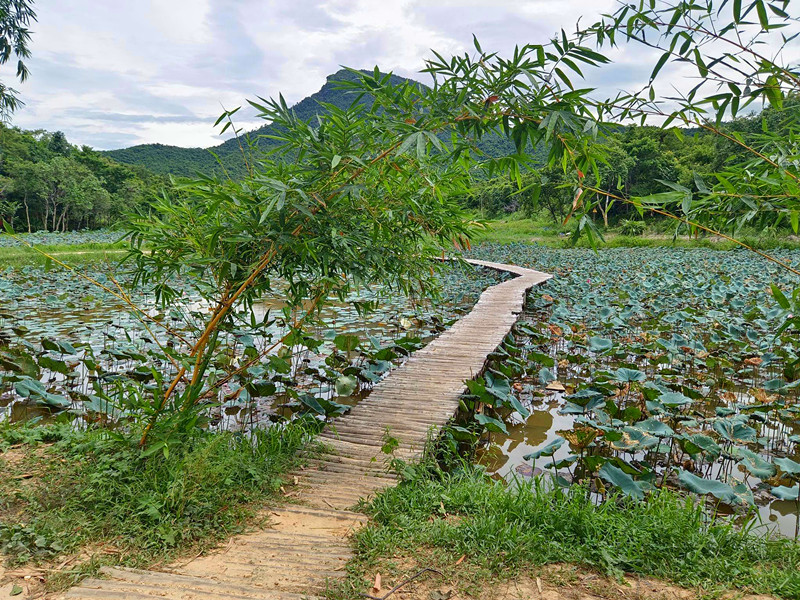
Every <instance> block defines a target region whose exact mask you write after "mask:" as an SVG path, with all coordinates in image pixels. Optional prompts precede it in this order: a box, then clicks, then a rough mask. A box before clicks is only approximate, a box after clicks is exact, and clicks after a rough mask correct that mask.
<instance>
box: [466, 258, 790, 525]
mask: <svg viewBox="0 0 800 600" xmlns="http://www.w3.org/2000/svg"><path fill="white" fill-rule="evenodd" d="M473 255H474V256H477V257H479V258H482V259H484V260H494V261H504V262H512V263H514V264H521V265H526V266H528V265H529V266H535V267H536V268H539V269H543V270H545V271H548V272H551V273H555V274H556V277H555V278H554V279H553V280H552V281H549V282H548V283H547V284H546V285H545V286H544V287H543V288H540V289H539V290H537V291H536V293H535V294H533V295H532V296H531V297H530V298H529V301H528V304H527V309H528V311H529V314H530V315H531V317H530V321H527V322H522V323H518V324H517V326H516V327H515V329H514V334H515V335H514V340H513V342H509V341H508V340H507V341H506V342H505V343H504V346H503V348H502V349H501V351H500V352H497V353H495V354H494V355H493V356H492V357H491V358H492V362H490V363H489V365H488V369H489V370H490V372H491V373H496V372H501V373H502V374H503V376H504V377H506V378H507V381H506V384H505V387H507V388H509V389H510V390H512V391H513V394H514V395H515V396H516V397H515V398H514V399H513V400H512V399H510V398H506V399H505V402H504V405H500V406H498V404H497V403H492V402H491V401H490V400H484V399H482V400H483V401H484V404H485V405H487V406H490V407H492V408H495V407H496V408H495V412H494V413H493V416H494V417H495V418H497V419H498V420H500V421H501V424H502V425H504V426H505V428H506V431H507V434H506V435H499V434H494V435H492V436H491V437H490V440H489V442H490V444H493V446H491V447H490V448H489V450H488V451H487V452H485V453H484V456H486V457H489V458H488V461H489V462H487V465H489V466H491V467H495V466H497V468H499V469H502V471H501V472H502V473H506V472H521V473H523V474H529V473H530V465H521V464H520V462H519V461H520V457H521V456H522V457H525V460H533V459H538V458H539V457H540V456H543V455H548V453H550V452H551V450H552V448H553V447H554V444H557V443H558V442H559V441H560V442H562V444H561V445H560V446H556V451H557V452H556V454H555V455H554V458H553V460H547V461H541V460H537V461H536V466H538V467H540V468H547V469H552V471H553V474H554V475H555V476H556V477H557V478H558V481H559V482H561V483H562V484H563V485H569V483H568V482H573V483H588V484H590V485H591V486H592V491H593V492H594V493H596V494H598V495H600V496H602V495H604V494H605V493H607V491H608V490H609V489H614V488H613V487H612V486H619V488H620V489H621V491H622V492H623V493H625V494H627V495H635V496H637V497H640V498H641V497H643V496H646V495H647V494H649V493H650V492H652V491H654V490H655V489H656V488H662V489H664V488H672V489H678V490H688V491H691V492H693V493H697V494H701V495H703V496H705V497H706V498H707V500H708V502H709V504H711V505H715V504H717V503H718V501H721V502H722V503H724V504H728V505H729V506H730V509H732V510H733V511H735V512H736V513H737V514H739V515H742V516H744V515H752V514H753V512H754V511H756V510H758V508H757V507H756V506H755V498H756V497H757V498H759V500H760V504H761V505H762V506H763V505H764V504H766V503H767V502H774V501H775V497H772V498H771V497H770V496H769V494H770V491H769V490H770V489H771V488H775V487H776V486H777V485H778V484H779V483H780V484H782V486H784V487H785V486H788V487H791V485H793V484H794V483H796V482H797V480H798V477H797V475H798V473H795V472H794V470H795V466H796V463H795V460H794V459H795V458H796V455H797V452H798V446H797V442H798V441H800V438H798V437H797V436H793V432H794V429H795V428H796V427H797V423H798V422H799V421H800V417H798V415H800V410H799V409H798V407H797V406H796V403H797V389H798V387H800V381H798V375H800V373H799V372H798V351H797V345H796V323H797V321H796V319H794V317H793V316H792V315H793V314H794V311H795V310H796V299H794V298H793V299H790V298H788V297H787V296H786V295H785V294H784V293H783V292H782V291H781V287H783V286H785V285H787V284H790V283H791V282H792V278H791V275H789V274H788V273H786V272H785V271H783V270H780V269H779V268H778V267H773V268H765V265H764V264H763V261H762V259H761V258H760V257H758V256H757V255H755V254H752V253H747V252H744V251H739V252H727V253H726V252H711V251H704V250H680V249H666V248H662V249H655V250H647V249H635V250H634V249H620V250H605V251H603V252H600V253H599V254H595V253H593V252H591V251H581V250H571V251H570V250H549V249H546V248H541V247H535V246H522V245H519V246H494V247H490V246H478V247H476V249H474V250H473ZM778 258H780V259H781V260H785V261H788V262H790V263H791V262H796V261H797V258H798V253H797V251H794V252H784V253H780V254H778ZM576 265H579V267H576ZM771 281H774V282H775V283H774V284H773V285H772V286H770V282H771ZM555 364H558V370H557V372H556V373H555V374H554V373H553V372H552V369H553V367H554V366H555ZM556 374H557V375H558V378H559V380H560V384H559V387H560V389H561V390H568V391H566V392H562V391H559V389H558V388H556V389H553V388H552V387H547V386H548V384H549V383H550V382H551V381H553V380H554V379H555V375H556ZM478 382H480V379H479V380H478ZM469 388H470V394H468V395H465V396H464V397H463V399H462V406H463V408H464V410H463V412H464V413H465V414H463V415H462V416H461V421H460V423H464V422H469V417H470V414H469V409H470V402H471V401H472V397H473V396H475V395H477V394H476V388H475V383H474V382H473V383H472V384H471V385H469ZM744 391H746V393H744ZM515 403H518V404H521V405H522V406H523V409H524V410H518V409H517V408H516V407H514V404H515ZM512 408H513V410H512ZM528 415H531V416H530V417H529V416H528ZM526 421H528V424H527V425H526V424H525V422H526ZM541 423H544V424H545V425H546V426H548V427H549V428H548V429H547V430H546V435H545V436H544V437H543V438H538V439H537V436H531V437H530V438H528V435H529V434H528V433H527V432H528V431H536V427H539V425H540V424H541ZM556 423H557V426H556V425H555V424H556ZM497 429H498V430H499V426H498V427H497ZM520 435H523V436H524V441H523V442H522V443H520V442H519V436H520ZM509 440H514V442H515V444H514V445H513V446H512V447H513V448H514V453H513V454H512V453H510V452H509V453H508V454H507V455H506V453H505V452H506V451H505V448H506V442H508V441H509ZM564 440H566V441H568V442H569V446H567V445H566V444H563V441H564ZM528 444H529V445H528ZM498 454H499V455H500V456H502V457H504V458H507V459H508V462H502V463H500V462H497V463H495V462H494V460H493V458H492V457H497V456H498ZM528 457H530V459H529V458H528ZM515 461H516V463H517V464H513V463H514V462H515ZM607 465H610V467H607ZM524 467H527V470H525V469H524ZM611 467H614V469H621V470H622V471H623V472H624V473H625V474H626V475H627V477H622V476H620V475H619V473H618V472H617V471H615V470H614V469H611ZM565 469H566V471H565ZM797 471H798V472H800V466H797ZM567 473H568V474H567ZM598 478H599V479H600V480H602V482H601V483H598ZM634 486H635V487H634ZM779 493H784V490H779ZM776 497H780V496H776ZM775 506H777V505H775ZM792 509H793V510H795V511H796V510H799V509H800V506H796V507H792ZM766 510H767V509H762V515H764V513H765V512H766ZM774 510H775V509H774V507H773V512H774ZM764 516H765V515H764ZM745 518H746V517H745ZM796 518H797V516H796V515H791V514H789V515H786V516H785V517H784V518H782V519H781V521H780V523H779V524H780V531H781V533H783V534H785V535H792V533H793V532H794V530H795V526H796V523H797V521H796V520H795V519H796Z"/></svg>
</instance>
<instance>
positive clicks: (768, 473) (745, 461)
mask: <svg viewBox="0 0 800 600" xmlns="http://www.w3.org/2000/svg"><path fill="white" fill-rule="evenodd" d="M731 454H732V455H733V456H734V457H736V458H739V459H741V463H740V464H741V465H742V466H743V467H744V468H745V469H747V471H748V472H749V473H750V474H752V475H755V476H756V477H759V478H761V479H768V478H770V477H772V476H773V475H775V466H774V465H772V464H771V463H769V462H768V461H766V460H764V459H763V458H762V457H761V456H759V455H758V454H756V453H755V452H753V451H752V450H749V449H747V448H740V447H739V446H735V447H734V448H733V451H732V452H731Z"/></svg>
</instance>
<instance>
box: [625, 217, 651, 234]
mask: <svg viewBox="0 0 800 600" xmlns="http://www.w3.org/2000/svg"><path fill="white" fill-rule="evenodd" d="M645 229H647V225H646V224H645V222H644V221H634V220H632V219H623V220H622V221H620V224H619V230H620V232H621V233H622V235H642V234H643V233H644V232H645Z"/></svg>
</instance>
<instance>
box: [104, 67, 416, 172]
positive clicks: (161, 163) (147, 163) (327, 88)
mask: <svg viewBox="0 0 800 600" xmlns="http://www.w3.org/2000/svg"><path fill="white" fill-rule="evenodd" d="M392 77H393V83H402V82H403V81H410V80H408V79H405V78H403V77H399V76H397V75H393V76H392ZM354 78H355V75H354V74H353V73H352V72H350V71H348V70H346V69H342V70H340V71H338V72H336V73H334V74H332V75H329V76H328V77H327V80H326V82H325V85H323V86H322V88H321V89H320V90H319V91H318V92H315V93H313V94H311V95H310V96H308V97H306V98H304V99H303V100H301V101H300V102H298V103H297V104H295V105H294V106H293V107H292V109H293V110H294V111H295V114H296V115H297V116H298V117H299V118H300V119H303V120H307V119H311V118H312V117H314V116H315V115H317V114H319V113H320V112H322V110H323V109H322V107H321V106H320V103H323V102H324V103H327V104H333V105H335V106H337V107H339V108H346V107H348V106H350V104H352V101H353V94H352V92H348V91H346V90H341V89H337V87H336V85H335V83H334V82H338V81H348V80H353V79H354ZM272 129H273V125H264V126H262V127H259V128H258V129H255V130H253V131H250V132H249V135H250V136H251V137H257V136H260V135H268V134H269V133H271V131H272ZM258 143H259V145H261V146H262V147H268V146H269V145H270V140H267V139H261V140H259V142H258ZM212 152H213V154H212ZM104 154H106V156H108V157H110V158H113V159H114V160H116V161H118V162H121V163H125V164H129V165H140V166H143V167H145V168H147V169H148V170H150V171H151V172H153V173H159V174H163V175H166V174H172V175H184V176H192V175H195V174H197V173H198V172H200V173H213V172H220V171H221V170H222V169H221V167H220V164H219V163H220V162H221V163H222V165H223V166H224V167H225V170H226V171H228V173H229V174H230V175H231V176H237V175H241V174H243V173H244V159H243V157H242V153H241V150H240V149H239V145H238V142H237V141H236V139H235V138H232V139H229V140H226V141H225V142H223V143H221V144H219V145H218V146H213V147H211V148H181V147H180V146H169V145H166V144H140V145H138V146H131V147H130V148H121V149H119V150H108V151H106V152H105V153H104ZM214 155H216V157H215V156H214ZM218 159H219V160H218Z"/></svg>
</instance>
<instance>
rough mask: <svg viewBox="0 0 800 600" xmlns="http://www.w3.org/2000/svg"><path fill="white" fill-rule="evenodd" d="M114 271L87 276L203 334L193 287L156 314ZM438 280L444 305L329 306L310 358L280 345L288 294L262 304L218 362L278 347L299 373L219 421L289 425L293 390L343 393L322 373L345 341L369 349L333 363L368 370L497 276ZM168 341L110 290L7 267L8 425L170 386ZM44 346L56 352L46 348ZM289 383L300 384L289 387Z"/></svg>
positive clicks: (3, 283)
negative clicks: (126, 390) (144, 385)
mask: <svg viewBox="0 0 800 600" xmlns="http://www.w3.org/2000/svg"><path fill="white" fill-rule="evenodd" d="M112 273H113V271H112V270H110V269H109V268H108V267H107V266H104V265H100V264H97V265H88V266H87V267H86V272H85V274H86V275H87V276H90V277H92V278H93V279H95V280H97V281H98V282H99V283H101V284H102V285H105V286H106V287H108V288H109V289H111V290H126V293H130V294H131V299H132V301H133V302H134V304H135V305H136V306H138V307H140V308H141V309H143V310H144V311H145V312H146V313H147V314H148V315H149V316H150V317H152V318H153V319H155V320H156V321H158V322H159V323H163V324H164V325H165V326H167V327H169V328H170V329H171V330H173V332H175V333H177V334H183V335H184V336H185V337H186V338H187V339H192V337H191V336H192V335H196V328H197V327H198V326H199V325H200V324H201V323H202V322H203V318H204V314H205V311H206V310H207V309H206V308H205V307H204V306H203V304H202V303H200V302H199V301H198V300H197V296H196V295H195V294H193V293H192V291H191V285H190V282H188V281H174V282H172V285H173V286H174V287H175V288H176V289H177V290H178V291H179V299H178V300H177V301H176V302H174V303H172V305H171V306H170V307H169V308H167V309H163V308H157V307H156V305H155V302H154V300H153V296H152V295H147V294H144V293H142V292H141V291H139V290H129V278H127V277H126V276H125V275H124V274H122V275H120V274H118V273H115V274H114V275H112ZM440 277H441V284H442V298H441V300H440V301H438V302H437V303H436V304H432V303H430V302H418V301H414V300H413V299H410V298H407V297H405V296H403V295H402V294H397V293H393V292H391V291H390V290H386V289H380V288H370V289H366V288H365V289H361V290H359V291H358V293H356V294H353V295H351V296H350V297H348V298H347V299H345V300H344V301H339V300H335V299H331V300H330V301H329V303H328V304H327V305H325V307H324V308H323V310H322V311H321V312H320V314H319V318H318V319H316V320H315V321H314V323H313V324H311V323H309V325H308V326H307V327H306V330H307V334H308V335H309V336H312V337H314V338H318V339H319V340H320V342H321V344H320V345H319V347H318V348H315V349H314V350H313V351H309V350H308V349H307V348H299V347H292V348H288V349H287V348H282V345H281V344H277V343H276V342H277V341H278V340H280V339H281V337H282V336H283V335H284V334H285V333H286V332H287V331H288V329H287V327H286V320H287V318H288V319H290V320H291V319H292V318H293V316H294V315H292V314H285V313H284V311H283V309H284V303H283V301H282V300H281V298H280V297H270V298H265V299H264V300H263V301H262V302H261V303H258V304H257V305H256V306H255V307H254V311H253V315H252V316H253V317H254V318H255V321H251V320H250V317H251V315H249V314H248V315H247V318H246V319H245V318H244V316H243V317H242V319H240V320H239V321H237V323H236V325H235V327H234V328H233V329H232V330H231V331H229V332H226V333H225V334H224V335H223V338H224V339H223V345H224V347H225V348H226V354H229V355H230V356H229V358H230V361H232V362H231V363H230V364H229V365H218V368H217V372H218V373H222V372H224V371H225V369H230V368H231V367H230V365H232V364H234V363H235V362H236V361H241V360H243V357H244V356H245V355H246V354H247V352H248V348H251V349H253V351H259V352H260V351H262V350H265V349H269V348H270V347H271V346H273V345H274V346H275V348H274V349H273V350H272V351H270V354H272V355H274V354H277V353H282V354H281V355H282V356H286V355H290V356H291V360H290V362H291V373H288V374H287V381H286V382H279V383H278V385H277V386H276V388H277V389H276V390H275V391H274V393H271V394H267V395H266V396H264V397H260V396H251V395H250V394H248V395H247V398H246V400H245V401H239V396H237V397H236V398H235V401H233V402H228V401H226V402H223V403H222V405H221V406H219V407H217V408H215V409H214V414H213V415H212V417H213V423H214V424H215V425H216V426H219V427H225V428H237V427H245V426H252V425H253V424H254V423H256V422H258V421H260V420H263V419H273V418H276V417H280V416H286V415H288V414H290V413H292V412H293V411H296V410H298V408H299V407H298V406H297V403H296V402H292V401H290V399H287V398H286V394H285V392H286V389H287V386H288V387H290V388H292V389H294V390H298V389H299V390H302V391H303V392H304V393H308V394H314V395H317V396H319V397H320V398H323V399H331V398H332V397H334V396H337V393H336V390H335V389H334V387H335V386H332V385H323V381H324V379H325V377H324V376H323V375H324V373H323V371H327V374H328V375H329V374H330V371H331V369H330V368H329V367H328V366H327V364H326V360H328V361H329V360H330V357H331V356H332V354H334V353H335V352H336V342H337V336H343V335H344V336H346V335H350V336H356V337H357V338H358V340H360V343H361V347H360V348H359V349H356V350H354V351H352V352H347V357H346V359H347V363H348V364H341V363H337V365H336V368H337V369H339V370H346V369H347V367H349V366H352V367H358V368H362V367H364V366H367V358H368V357H367V354H369V352H368V350H370V349H371V350H373V351H374V350H376V349H378V348H380V347H381V346H389V345H393V344H401V345H402V344H407V345H408V348H409V349H413V347H415V345H417V344H422V343H425V342H426V341H427V340H429V339H431V338H432V337H433V336H435V335H437V334H438V333H439V332H440V331H442V330H444V329H445V328H446V327H447V326H448V325H449V323H450V322H452V321H453V320H454V319H456V318H458V316H459V315H461V314H463V313H464V312H466V311H468V310H469V309H470V308H471V306H472V305H473V304H474V303H475V301H476V300H477V298H478V296H479V295H480V292H481V291H482V290H483V289H485V287H487V286H489V285H492V284H494V283H496V282H497V281H499V280H500V278H501V276H500V275H499V274H497V273H495V272H493V271H489V270H476V269H472V268H470V267H461V266H449V267H447V268H446V269H444V270H443V271H442V274H441V276H440ZM356 301H358V302H361V303H363V302H366V301H374V302H376V303H377V305H378V308H377V309H376V310H374V311H371V312H367V313H364V312H360V311H358V310H357V309H356V307H355V302H356ZM161 336H163V332H162V331H161V330H160V329H159V327H158V326H157V325H156V324H154V323H152V322H151V323H150V324H149V326H148V327H146V326H145V325H144V324H143V323H142V322H141V321H140V320H139V319H138V318H136V316H135V315H134V314H133V313H132V312H131V311H130V310H129V309H128V307H126V306H125V304H124V303H123V302H122V301H120V300H119V299H118V298H116V297H115V296H114V295H113V294H112V293H110V292H107V291H103V290H99V289H98V288H97V286H94V285H92V284H91V283H89V282H88V281H86V280H85V279H80V278H77V277H75V276H74V275H73V274H70V273H67V272H64V271H62V270H45V269H44V268H41V267H35V266H25V267H21V268H9V269H6V270H5V271H4V272H3V273H2V277H0V340H2V342H3V343H2V345H0V419H11V420H12V421H17V420H26V419H30V418H34V417H50V416H53V415H54V414H63V413H65V412H67V413H74V414H78V415H81V416H82V417H83V418H85V417H86V412H87V410H88V411H90V412H91V411H92V410H96V409H97V406H96V402H95V403H94V404H93V403H92V402H93V401H92V396H93V395H94V394H93V392H94V391H96V390H97V389H98V387H97V386H101V388H102V389H103V390H106V389H108V388H111V387H113V386H114V385H116V383H117V382H119V381H126V380H130V379H135V380H138V381H147V380H148V379H149V375H150V373H149V371H150V368H151V367H154V368H156V369H157V370H158V371H159V372H160V374H161V376H163V377H164V378H166V377H169V376H170V375H172V374H173V373H174V368H173V367H172V366H171V365H170V364H169V363H168V362H167V361H165V360H163V354H160V353H159V352H158V351H159V348H158V344H159V343H160V344H162V345H164V344H166V343H167V342H165V341H164V340H165V338H166V336H163V337H161ZM159 337H160V339H159ZM171 339H173V340H174V339H175V338H174V337H173V338H171ZM43 344H49V345H48V346H47V347H43ZM401 350H402V348H401ZM23 354H27V355H30V356H32V357H33V358H26V357H24V356H23ZM395 354H397V353H395ZM401 358H402V356H398V357H397V358H396V359H394V360H390V361H381V368H380V369H378V368H373V369H372V371H371V372H369V373H367V374H368V375H369V376H370V377H373V376H383V375H385V373H386V372H388V370H389V369H391V368H392V366H393V365H396V364H398V363H399V362H400V359H401ZM373 362H375V361H373ZM36 363H38V366H37V364H36ZM87 364H88V365H89V366H88V367H87ZM95 364H97V365H99V370H95V369H94V368H93V367H94V366H95ZM26 365H27V366H28V367H29V369H28V370H29V371H30V373H28V374H35V376H36V377H37V378H38V380H39V381H40V382H41V383H42V385H43V389H42V390H34V392H33V393H31V394H28V398H27V399H26V398H25V397H22V396H25V391H26V390H25V389H23V390H22V392H23V393H22V396H21V394H20V387H19V386H20V383H19V381H18V379H19V376H20V373H19V370H20V369H19V368H18V369H17V372H16V373H15V372H14V369H9V368H8V367H10V366H16V367H21V368H23V370H24V367H25V366H26ZM3 366H5V367H6V369H5V373H3ZM289 378H291V379H292V381H288V379H289ZM284 384H285V385H284ZM262 387H263V386H262ZM369 387H370V381H359V384H358V385H357V387H356V389H355V390H354V391H353V392H352V393H351V394H348V395H347V396H346V397H341V394H339V396H340V398H339V400H340V403H341V404H343V405H347V404H352V403H354V402H357V401H358V399H359V398H360V397H361V396H363V394H364V393H366V392H367V391H368V389H369ZM27 391H30V390H27ZM228 391H230V390H228ZM234 391H236V390H234ZM287 405H288V406H287ZM104 408H105V407H104Z"/></svg>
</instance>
